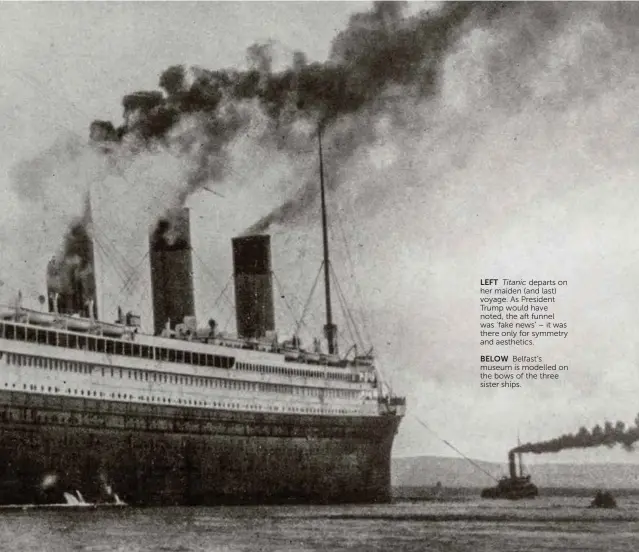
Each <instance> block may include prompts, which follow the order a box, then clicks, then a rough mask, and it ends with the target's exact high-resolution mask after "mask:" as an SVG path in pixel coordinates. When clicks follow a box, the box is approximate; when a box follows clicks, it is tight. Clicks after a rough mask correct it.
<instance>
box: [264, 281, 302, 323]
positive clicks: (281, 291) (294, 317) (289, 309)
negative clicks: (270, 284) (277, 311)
mask: <svg viewBox="0 0 639 552" xmlns="http://www.w3.org/2000/svg"><path fill="white" fill-rule="evenodd" d="M271 274H272V275H273V278H274V279H275V284H276V285H277V289H278V290H279V291H280V297H281V298H282V300H283V301H284V304H285V305H286V308H287V309H288V312H290V313H291V317H292V318H293V322H294V323H295V327H296V328H297V327H298V326H299V321H298V320H297V318H296V316H295V313H294V312H293V309H292V308H291V305H290V304H289V302H288V300H287V299H286V293H285V292H284V286H282V283H281V282H280V280H279V278H278V277H277V274H275V272H272V271H271Z"/></svg>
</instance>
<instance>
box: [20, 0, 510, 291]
mask: <svg viewBox="0 0 639 552" xmlns="http://www.w3.org/2000/svg"><path fill="white" fill-rule="evenodd" d="M502 9H504V8H503V7H502V6H501V5H498V4H492V3H489V4H471V3H452V4H446V5H443V6H442V7H441V8H440V9H439V10H438V11H437V12H436V13H428V14H420V15H414V16H404V10H405V4H404V3H400V2H388V3H386V2H381V3H376V4H375V5H374V7H373V8H372V10H370V11H368V12H363V13H357V14H355V15H353V16H352V17H351V20H350V22H349V25H348V26H347V28H346V29H344V30H343V31H342V32H340V33H339V34H338V35H337V36H336V37H335V39H334V41H333V44H332V51H331V55H330V58H329V60H328V61H326V62H324V63H308V62H307V60H306V56H305V55H304V54H303V53H302V52H296V53H294V55H293V59H292V61H291V64H290V66H289V67H288V68H286V69H284V70H280V71H274V70H273V65H274V64H273V43H265V44H254V45H253V46H251V47H250V48H249V49H248V51H247V61H248V66H249V68H248V69H247V70H246V71H237V70H230V69H220V70H209V69H203V68H199V67H191V68H188V69H187V68H186V67H185V66H182V65H177V66H172V67H169V68H168V69H167V70H165V71H164V72H163V73H162V74H161V76H160V79H159V87H160V89H161V92H160V91H148V92H134V93H131V94H128V95H126V96H125V97H124V98H123V99H122V106H123V108H124V121H123V124H122V125H120V126H119V127H115V126H114V125H113V123H111V122H110V121H100V120H96V121H94V122H93V123H92V125H91V128H90V136H91V139H92V142H93V145H94V147H95V148H96V149H97V151H100V152H102V153H105V154H106V155H107V156H108V157H110V159H111V162H112V163H113V165H112V166H111V171H112V172H113V171H116V172H119V173H120V174H123V175H126V179H127V180H128V181H129V182H130V184H131V186H136V185H137V182H136V181H135V177H136V174H135V173H134V172H133V174H131V172H132V171H130V164H131V159H132V158H134V157H140V158H144V156H147V155H153V156H155V157H157V156H158V154H159V155H161V156H168V157H169V158H173V159H175V158H178V159H180V160H182V162H183V166H182V167H181V168H182V171H181V173H180V175H179V176H180V178H179V179H178V181H179V185H175V184H174V185H172V186H170V185H169V186H168V187H169V193H168V194H166V197H165V198H164V199H165V201H166V203H165V204H163V205H156V206H155V209H154V214H153V216H149V217H148V218H149V220H148V221H147V222H148V223H149V226H150V227H151V228H150V229H149V231H151V232H152V231H153V226H154V223H155V221H156V220H157V218H160V217H163V218H165V219H168V220H169V223H170V221H171V218H170V213H171V212H174V211H175V208H176V207H179V206H182V205H184V203H185V201H186V200H187V199H188V198H189V197H190V196H191V195H192V194H193V193H194V192H196V191H198V190H200V189H201V188H202V186H204V185H206V184H208V183H211V182H221V181H224V179H225V178H226V177H227V176H228V171H229V168H230V167H231V165H232V161H231V159H230V156H229V154H230V150H231V149H232V147H233V145H234V143H235V142H236V140H237V139H238V137H239V136H241V135H244V134H246V133H247V132H250V133H251V134H252V136H253V138H254V140H255V141H256V142H257V143H258V144H260V145H262V146H263V147H266V148H269V149H273V150H276V151H278V152H280V154H283V155H284V156H285V157H286V158H288V159H289V160H290V162H291V163H294V158H295V157H297V156H299V155H300V154H304V155H306V156H308V157H314V155H315V154H314V150H315V134H316V129H317V127H318V125H322V126H323V127H324V128H325V129H326V134H325V138H324V139H325V142H326V148H327V151H330V156H327V164H326V165H327V171H329V172H330V173H331V174H338V168H339V167H340V166H342V165H343V164H345V163H346V162H347V161H348V160H349V159H350V158H351V157H352V156H353V155H354V154H355V152H356V151H357V150H358V149H359V148H361V147H362V146H363V145H366V144H370V143H372V142H374V141H375V139H376V132H375V125H376V124H377V122H378V121H379V119H380V117H382V116H390V117H391V118H392V120H393V124H396V125H400V126H401V125H404V124H405V121H404V120H403V114H402V113H401V111H398V110H397V109H396V107H397V106H399V105H401V104H402V103H403V102H405V101H406V99H407V98H408V97H411V98H412V101H413V102H414V101H415V100H421V99H424V98H429V97H431V96H433V95H434V94H435V93H436V90H437V86H438V77H439V73H440V71H441V63H442V60H443V59H444V58H445V55H446V52H447V51H448V49H449V47H450V45H451V44H453V43H454V41H455V40H456V38H457V37H458V35H459V31H460V28H461V26H462V25H463V24H464V22H466V21H467V20H468V19H469V18H471V17H473V18H477V19H478V20H489V19H490V18H491V17H493V16H494V15H496V14H498V13H499V12H500V11H501V10H502ZM79 155H80V154H76V156H79ZM36 161H37V160H36ZM65 161H67V162H69V161H73V160H72V159H66V160H65ZM34 166H35V167H36V168H37V169H38V170H36V171H35V173H34V170H33V167H34ZM53 168H55V167H53ZM38 171H39V172H38ZM20 172H21V174H20V175H19V178H18V179H17V183H18V184H19V185H20V184H24V182H25V181H26V182H29V185H28V186H27V188H28V187H34V183H35V187H37V186H38V185H41V184H40V183H41V182H42V181H43V179H46V178H47V177H48V176H49V174H50V173H51V172H54V171H52V167H50V166H49V165H47V163H38V162H36V163H33V162H29V163H26V164H24V165H23V167H22V168H21V171H20ZM300 181H301V182H302V183H303V184H302V186H301V187H299V186H298V187H297V189H296V190H293V191H292V192H291V197H289V198H288V199H286V200H284V202H283V203H282V204H281V205H280V206H278V207H276V208H275V209H274V210H273V211H272V212H270V213H268V214H267V215H266V216H264V217H262V218H261V219H260V220H258V221H257V222H256V223H255V224H253V225H252V226H251V227H250V228H249V229H247V233H251V234H254V233H261V232H264V231H266V230H267V229H268V227H269V226H270V225H272V224H276V223H277V224H286V223H291V222H295V221H297V220H298V219H299V217H300V216H301V215H303V214H304V213H305V212H306V210H307V209H308V208H309V207H310V206H312V205H313V204H314V201H315V199H316V197H317V186H316V176H315V175H314V174H313V175H312V176H311V175H309V174H308V171H306V174H304V173H302V174H300ZM339 183H340V180H339V178H333V179H329V180H328V182H327V185H328V186H329V187H333V188H335V187H337V186H338V185H339ZM162 185H164V183H162V182H160V183H158V186H162ZM149 192H151V193H149V194H148V196H150V197H147V200H148V201H150V202H152V201H153V193H152V192H153V191H152V190H150V191H149ZM138 208H139V209H140V210H141V209H147V206H145V205H143V204H142V203H140V204H139V205H138ZM89 218H90V217H89V213H88V210H87V208H85V210H84V212H82V213H76V215H75V216H74V217H73V220H72V222H71V224H70V226H69V230H68V232H67V235H66V237H65V240H64V245H63V247H62V251H61V252H60V253H59V254H58V255H57V260H56V263H57V264H58V265H59V266H58V267H57V269H56V273H57V274H58V275H62V276H63V275H65V274H68V273H69V272H70V271H71V268H70V267H75V266H77V265H78V264H80V265H81V266H83V267H84V266H89V265H90V264H91V259H90V258H89V257H88V256H87V255H79V263H78V253H77V251H76V250H77V249H82V247H81V245H82V241H83V240H84V241H86V240H85V238H88V237H89V236H90V231H91V230H90V228H89V226H88V225H87V224H86V223H87V221H88V220H89ZM83 234H84V236H83ZM78 240H79V242H78V243H76V242H77V241H78ZM85 252H86V251H85ZM60 285H61V288H65V287H68V285H69V284H68V282H64V281H61V282H60Z"/></svg>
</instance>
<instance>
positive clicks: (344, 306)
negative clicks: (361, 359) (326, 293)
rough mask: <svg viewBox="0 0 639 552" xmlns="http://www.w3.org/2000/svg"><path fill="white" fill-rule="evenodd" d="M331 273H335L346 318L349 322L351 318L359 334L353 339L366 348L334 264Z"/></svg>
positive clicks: (334, 276)
mask: <svg viewBox="0 0 639 552" xmlns="http://www.w3.org/2000/svg"><path fill="white" fill-rule="evenodd" d="M331 273H332V275H333V280H334V281H335V287H336V288H337V296H338V297H339V298H340V301H341V303H342V309H343V310H344V318H345V319H346V320H347V322H348V321H349V320H350V323H351V324H352V326H353V328H354V330H355V335H356V336H357V339H353V341H354V342H355V343H357V342H359V344H360V345H361V347H362V349H364V346H365V344H364V340H363V339H362V336H361V334H360V333H359V329H358V328H357V323H356V322H355V319H354V318H353V315H352V314H351V311H350V309H349V308H348V303H347V302H346V297H345V296H344V292H343V291H342V288H341V286H340V285H339V280H338V279H337V275H336V274H335V270H334V269H333V267H332V266H331Z"/></svg>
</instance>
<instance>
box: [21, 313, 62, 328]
mask: <svg viewBox="0 0 639 552" xmlns="http://www.w3.org/2000/svg"><path fill="white" fill-rule="evenodd" d="M23 313H24V314H25V315H26V318H27V322H28V323H30V324H37V325H38V326H51V325H52V324H53V323H54V322H55V321H56V319H57V316H56V315H55V314H53V313H51V312H40V311H32V310H24V311H23Z"/></svg>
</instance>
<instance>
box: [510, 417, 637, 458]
mask: <svg viewBox="0 0 639 552" xmlns="http://www.w3.org/2000/svg"><path fill="white" fill-rule="evenodd" d="M637 441H639V415H638V416H637V417H636V418H635V425H634V426H631V427H626V424H625V423H624V422H617V423H616V424H614V425H613V424H612V423H611V422H606V423H604V425H603V427H601V426H600V425H596V426H595V427H593V428H592V430H590V431H589V430H588V429H587V428H585V427H581V428H580V429H579V431H578V432H577V433H575V434H570V433H569V434H566V435H562V436H561V437H557V438H555V439H550V440H549V441H541V442H539V443H526V444H525V445H520V446H518V447H516V448H514V449H513V450H512V451H511V452H515V453H518V452H532V453H534V454H543V453H545V452H559V451H562V450H565V449H575V448H592V447H600V446H602V445H605V446H607V447H614V446H615V445H622V446H623V447H624V448H625V449H626V450H628V451H632V450H633V447H634V444H635V443H636V442H637Z"/></svg>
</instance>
